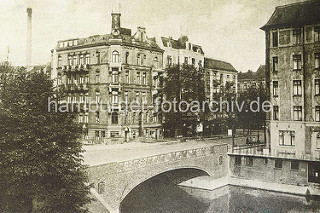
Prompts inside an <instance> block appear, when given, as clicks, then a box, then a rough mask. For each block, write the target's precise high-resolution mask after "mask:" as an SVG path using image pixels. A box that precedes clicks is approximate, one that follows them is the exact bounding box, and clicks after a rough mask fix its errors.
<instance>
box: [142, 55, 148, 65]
mask: <svg viewBox="0 0 320 213" xmlns="http://www.w3.org/2000/svg"><path fill="white" fill-rule="evenodd" d="M146 59H147V56H146V55H143V57H141V65H144V62H145V61H146Z"/></svg>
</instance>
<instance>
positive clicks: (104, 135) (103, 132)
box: [101, 131, 106, 139]
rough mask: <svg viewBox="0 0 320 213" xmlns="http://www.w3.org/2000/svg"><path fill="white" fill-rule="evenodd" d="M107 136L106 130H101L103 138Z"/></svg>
mask: <svg viewBox="0 0 320 213" xmlns="http://www.w3.org/2000/svg"><path fill="white" fill-rule="evenodd" d="M105 137H106V132H105V131H101V138H102V139H104V138H105Z"/></svg>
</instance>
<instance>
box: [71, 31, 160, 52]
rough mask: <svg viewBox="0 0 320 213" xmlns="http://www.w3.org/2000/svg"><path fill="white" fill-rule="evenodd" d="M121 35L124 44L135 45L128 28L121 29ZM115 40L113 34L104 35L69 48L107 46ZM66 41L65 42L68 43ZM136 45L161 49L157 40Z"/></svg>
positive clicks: (82, 40) (83, 39)
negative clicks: (110, 41) (111, 40)
mask: <svg viewBox="0 0 320 213" xmlns="http://www.w3.org/2000/svg"><path fill="white" fill-rule="evenodd" d="M121 32H122V33H123V34H122V33H121V34H120V37H121V38H122V42H123V44H128V45H132V44H133V39H134V37H133V36H131V30H129V29H126V28H121ZM111 38H113V36H112V35H111V34H104V35H93V36H89V37H86V38H79V39H77V40H78V45H76V46H70V47H67V48H75V47H77V46H79V47H81V46H86V45H95V44H97V45H99V44H107V43H108V42H109V39H111ZM68 40H75V39H68ZM68 40H65V41H68ZM134 45H137V46H141V47H144V48H155V49H159V50H161V49H160V47H159V46H158V45H157V43H156V41H155V39H148V42H140V41H135V42H134Z"/></svg>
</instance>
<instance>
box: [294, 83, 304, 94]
mask: <svg viewBox="0 0 320 213" xmlns="http://www.w3.org/2000/svg"><path fill="white" fill-rule="evenodd" d="M301 95H302V91H301V80H293V96H301Z"/></svg>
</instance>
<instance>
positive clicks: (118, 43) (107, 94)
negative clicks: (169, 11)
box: [51, 13, 163, 144]
mask: <svg viewBox="0 0 320 213" xmlns="http://www.w3.org/2000/svg"><path fill="white" fill-rule="evenodd" d="M111 16H112V27H111V33H109V34H104V35H93V36H90V37H87V38H75V39H68V40H61V41H58V44H57V46H56V48H54V49H53V50H52V71H51V77H52V78H53V79H56V84H57V86H58V87H59V88H61V89H62V88H63V89H65V90H66V91H67V98H66V101H67V102H68V103H80V108H81V112H80V114H79V118H78V119H79V122H80V123H82V124H83V128H84V141H87V142H90V143H107V144H108V143H118V142H123V141H130V140H134V139H137V138H146V139H159V138H161V137H162V125H161V123H162V117H161V114H159V113H157V112H155V111H154V108H153V104H154V99H155V98H156V97H157V93H158V89H159V88H161V75H162V73H163V69H162V68H163V66H162V60H163V59H162V55H163V50H162V49H160V48H159V46H158V45H157V43H156V41H155V38H148V36H147V34H146V29H145V28H144V27H138V28H137V31H136V33H134V34H133V35H132V33H131V30H130V29H127V28H123V27H122V26H121V22H120V18H121V14H120V13H112V14H111ZM123 101H127V102H128V103H132V102H137V103H139V105H140V107H139V106H136V109H132V110H130V109H129V110H121V109H122V108H121V107H122V106H121V105H120V103H121V102H123ZM92 102H95V103H97V104H98V105H99V106H100V105H101V106H102V108H100V107H99V109H98V110H92V109H91V110H89V108H88V103H92ZM142 104H144V105H145V107H144V109H142V107H141V106H142ZM108 106H109V108H108V110H101V109H107V107H108ZM110 106H111V107H110ZM146 106H148V107H146ZM104 107H105V108H104ZM110 109H111V110H110Z"/></svg>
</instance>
